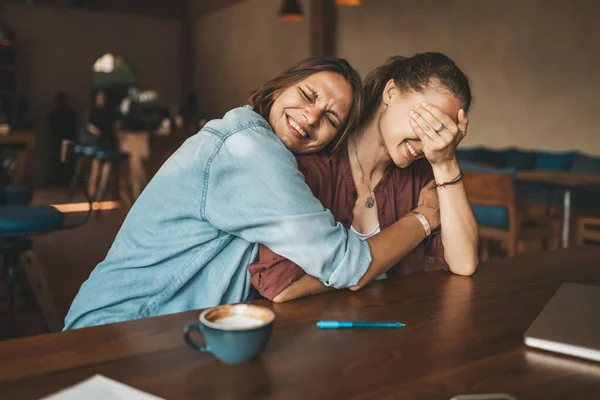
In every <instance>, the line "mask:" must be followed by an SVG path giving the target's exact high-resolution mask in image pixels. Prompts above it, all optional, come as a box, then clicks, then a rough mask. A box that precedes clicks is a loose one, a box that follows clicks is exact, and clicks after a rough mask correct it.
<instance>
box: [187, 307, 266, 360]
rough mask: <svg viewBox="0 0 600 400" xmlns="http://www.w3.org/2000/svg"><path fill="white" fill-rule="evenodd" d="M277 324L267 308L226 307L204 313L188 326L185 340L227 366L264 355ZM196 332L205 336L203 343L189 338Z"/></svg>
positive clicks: (193, 347)
mask: <svg viewBox="0 0 600 400" xmlns="http://www.w3.org/2000/svg"><path fill="white" fill-rule="evenodd" d="M274 321H275V313H274V312H273V311H272V310H270V309H268V308H266V307H261V306H257V305H254V304H229V305H223V306H218V307H214V308H209V309H207V310H204V311H203V312H202V313H201V314H200V320H199V321H198V322H191V323H189V324H187V325H186V327H185V328H184V329H183V339H184V340H185V343H186V344H187V345H188V346H189V347H191V348H192V349H194V350H196V351H199V352H202V353H212V354H213V355H214V356H215V357H217V358H218V359H219V360H221V361H223V362H224V363H227V364H237V363H243V362H248V361H251V360H253V359H255V358H256V357H258V356H259V355H260V354H261V353H262V352H263V350H264V349H265V347H266V345H267V342H268V341H269V339H270V338H271V332H272V331H273V323H274ZM193 331H196V332H197V333H199V334H200V335H201V336H203V337H204V342H205V343H204V344H201V343H197V342H195V341H194V340H193V339H192V338H191V337H190V334H191V333H192V332H193Z"/></svg>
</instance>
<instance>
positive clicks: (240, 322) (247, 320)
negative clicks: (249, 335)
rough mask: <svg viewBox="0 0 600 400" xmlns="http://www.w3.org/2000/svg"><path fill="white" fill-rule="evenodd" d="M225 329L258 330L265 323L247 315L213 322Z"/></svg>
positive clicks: (232, 316)
mask: <svg viewBox="0 0 600 400" xmlns="http://www.w3.org/2000/svg"><path fill="white" fill-rule="evenodd" d="M213 323H214V324H215V325H220V326H222V327H224V328H236V329H240V328H256V327H258V326H260V325H262V324H263V321H261V320H260V319H257V318H252V317H247V316H245V315H231V316H229V317H225V318H221V319H218V320H216V321H214V322H213Z"/></svg>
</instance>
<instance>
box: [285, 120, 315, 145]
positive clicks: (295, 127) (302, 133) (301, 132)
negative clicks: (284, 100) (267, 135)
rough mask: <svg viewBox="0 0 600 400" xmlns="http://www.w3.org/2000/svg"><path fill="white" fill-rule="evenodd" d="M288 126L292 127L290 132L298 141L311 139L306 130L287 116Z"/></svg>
mask: <svg viewBox="0 0 600 400" xmlns="http://www.w3.org/2000/svg"><path fill="white" fill-rule="evenodd" d="M286 122H287V125H288V126H289V127H290V131H291V132H292V134H293V135H294V136H296V137H297V138H298V139H310V137H309V136H308V133H307V132H306V130H305V129H304V128H303V127H302V126H300V124H298V123H297V122H296V121H295V120H294V119H293V118H292V117H290V116H288V115H286Z"/></svg>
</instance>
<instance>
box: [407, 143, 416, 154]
mask: <svg viewBox="0 0 600 400" xmlns="http://www.w3.org/2000/svg"><path fill="white" fill-rule="evenodd" d="M406 148H407V149H408V151H409V152H410V154H412V156H413V157H417V156H418V155H417V152H416V150H415V149H414V148H413V147H412V146H411V145H410V143H408V142H406Z"/></svg>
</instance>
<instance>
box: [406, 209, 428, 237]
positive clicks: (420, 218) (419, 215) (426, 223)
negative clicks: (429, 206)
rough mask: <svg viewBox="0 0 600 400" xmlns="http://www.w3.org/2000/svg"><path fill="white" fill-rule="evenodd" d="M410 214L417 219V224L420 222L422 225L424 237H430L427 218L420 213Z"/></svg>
mask: <svg viewBox="0 0 600 400" xmlns="http://www.w3.org/2000/svg"><path fill="white" fill-rule="evenodd" d="M410 213H411V214H413V215H414V216H415V217H417V219H418V220H419V222H421V224H422V225H423V228H425V237H428V236H429V235H431V226H429V222H427V218H425V216H424V215H423V214H421V213H420V212H418V211H415V210H412V211H411V212H410Z"/></svg>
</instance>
